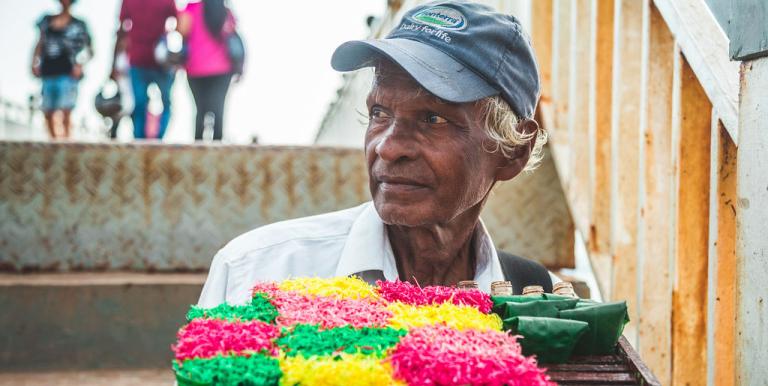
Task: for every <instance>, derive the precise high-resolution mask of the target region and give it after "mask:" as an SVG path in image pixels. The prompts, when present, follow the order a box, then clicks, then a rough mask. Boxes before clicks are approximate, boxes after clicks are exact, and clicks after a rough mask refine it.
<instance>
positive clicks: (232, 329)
mask: <svg viewBox="0 0 768 386" xmlns="http://www.w3.org/2000/svg"><path fill="white" fill-rule="evenodd" d="M279 332H280V331H279V329H278V328H277V327H276V326H273V325H269V324H267V323H264V322H261V321H258V320H255V321H251V322H228V321H224V320H217V319H194V320H192V321H191V322H189V324H187V325H186V326H184V327H182V328H181V330H179V333H178V334H177V337H178V343H177V344H176V345H174V346H171V349H172V350H173V351H174V352H175V353H176V359H177V360H184V359H189V358H211V357H214V356H216V355H218V354H227V353H249V352H254V353H256V352H260V351H262V350H265V351H267V352H269V353H270V354H272V355H275V354H276V353H277V349H276V348H275V345H274V343H273V339H275V338H276V337H277V336H278V334H279Z"/></svg>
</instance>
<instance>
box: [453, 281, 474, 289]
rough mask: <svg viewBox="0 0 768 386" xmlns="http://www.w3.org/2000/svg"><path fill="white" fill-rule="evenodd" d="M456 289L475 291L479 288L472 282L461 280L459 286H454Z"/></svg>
mask: <svg viewBox="0 0 768 386" xmlns="http://www.w3.org/2000/svg"><path fill="white" fill-rule="evenodd" d="M456 287H457V288H461V289H477V288H480V286H479V285H478V284H477V282H476V281H474V280H462V281H460V282H459V284H457V285H456Z"/></svg>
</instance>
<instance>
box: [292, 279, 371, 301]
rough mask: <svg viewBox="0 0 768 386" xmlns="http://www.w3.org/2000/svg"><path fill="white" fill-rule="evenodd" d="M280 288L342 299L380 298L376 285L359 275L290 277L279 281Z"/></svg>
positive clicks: (303, 293)
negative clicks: (325, 277)
mask: <svg viewBox="0 0 768 386" xmlns="http://www.w3.org/2000/svg"><path fill="white" fill-rule="evenodd" d="M278 288H279V289H280V290H282V291H292V292H297V293H300V294H302V295H310V296H329V297H335V298H340V299H374V300H375V299H379V294H378V293H377V292H376V290H375V289H374V287H372V286H371V285H369V284H368V283H366V282H364V281H363V280H361V279H359V278H357V277H334V278H331V279H321V278H318V277H305V278H296V279H288V280H284V281H282V282H281V283H279V284H278Z"/></svg>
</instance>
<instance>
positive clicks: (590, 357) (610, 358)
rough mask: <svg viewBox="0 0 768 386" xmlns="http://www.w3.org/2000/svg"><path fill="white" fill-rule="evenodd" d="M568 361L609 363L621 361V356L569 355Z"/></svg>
mask: <svg viewBox="0 0 768 386" xmlns="http://www.w3.org/2000/svg"><path fill="white" fill-rule="evenodd" d="M568 363H577V364H578V363H580V364H584V363H589V364H611V363H621V358H619V357H618V356H616V355H584V356H575V357H571V360H570V361H568Z"/></svg>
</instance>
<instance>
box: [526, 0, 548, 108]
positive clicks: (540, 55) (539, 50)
mask: <svg viewBox="0 0 768 386" xmlns="http://www.w3.org/2000/svg"><path fill="white" fill-rule="evenodd" d="M552 12H553V0H537V1H534V2H532V3H531V41H532V43H533V49H534V50H535V51H536V60H538V62H539V78H540V79H541V103H551V102H552V39H553V37H552Z"/></svg>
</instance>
